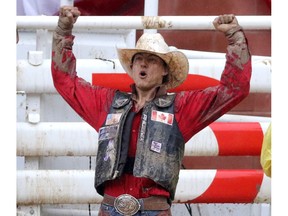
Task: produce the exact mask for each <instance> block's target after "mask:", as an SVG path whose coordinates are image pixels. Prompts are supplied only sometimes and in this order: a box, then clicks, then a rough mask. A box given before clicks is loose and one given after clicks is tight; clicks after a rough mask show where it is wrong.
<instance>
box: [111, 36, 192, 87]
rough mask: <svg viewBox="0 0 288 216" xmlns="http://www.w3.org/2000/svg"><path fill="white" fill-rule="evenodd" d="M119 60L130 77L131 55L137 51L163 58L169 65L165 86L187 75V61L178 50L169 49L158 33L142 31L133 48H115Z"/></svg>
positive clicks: (177, 83)
mask: <svg viewBox="0 0 288 216" xmlns="http://www.w3.org/2000/svg"><path fill="white" fill-rule="evenodd" d="M117 52H118V57H119V61H120V63H121V65H122V67H123V68H124V70H125V71H126V73H128V75H129V76H130V77H132V69H131V67H130V65H131V63H132V57H133V56H134V55H135V54H136V53H139V52H144V53H151V54H154V55H157V56H159V57H160V58H161V59H163V60H164V61H165V62H166V64H167V65H168V67H169V74H168V76H169V79H168V80H169V81H168V83H166V84H165V85H166V88H167V89H171V88H175V87H177V86H179V85H180V84H181V83H182V82H183V81H184V80H185V79H186V77H187V75H188V70H189V62H188V59H187V57H186V55H185V54H184V53H182V52H180V51H175V50H174V51H170V50H169V47H168V45H167V44H166V42H165V40H164V38H163V37H162V35H161V34H159V33H144V34H143V35H142V36H141V37H140V38H139V40H138V41H137V43H136V47H135V49H123V48H117Z"/></svg>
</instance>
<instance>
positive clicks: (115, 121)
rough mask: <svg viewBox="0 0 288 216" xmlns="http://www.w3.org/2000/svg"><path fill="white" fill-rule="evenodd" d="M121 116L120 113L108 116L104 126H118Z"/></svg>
mask: <svg viewBox="0 0 288 216" xmlns="http://www.w3.org/2000/svg"><path fill="white" fill-rule="evenodd" d="M121 116H122V113H114V114H108V115H107V119H106V125H113V124H119V121H120V118H121Z"/></svg>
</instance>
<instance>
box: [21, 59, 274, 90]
mask: <svg viewBox="0 0 288 216" xmlns="http://www.w3.org/2000/svg"><path fill="white" fill-rule="evenodd" d="M111 61H112V62H114V63H115V64H112V63H111ZM111 61H109V62H108V61H102V60H98V59H78V60H77V68H76V69H77V71H78V75H79V76H81V77H83V78H84V79H86V80H87V81H88V82H91V81H92V73H100V72H103V73H105V72H113V73H115V72H119V73H125V72H124V70H123V68H122V66H121V65H120V63H119V60H118V59H111ZM114 65H115V68H114ZM189 65H190V68H189V71H190V72H189V73H190V74H199V75H203V76H208V77H211V78H214V79H217V80H219V79H220V77H221V73H222V71H223V68H224V67H225V59H209V60H207V59H189ZM91 68H93V69H91ZM252 70H253V72H252V77H251V81H250V85H251V88H250V92H251V93H261V92H262V93H263V92H264V93H270V92H271V65H270V64H269V63H267V62H266V61H265V60H263V61H262V60H257V61H253V62H252ZM99 71H100V72H99ZM91 83H92V82H91ZM17 91H25V92H26V93H56V90H55V88H54V85H53V82H52V77H51V60H50V59H45V60H43V63H42V64H41V65H39V66H34V65H31V64H30V63H29V62H28V61H27V60H18V62H17Z"/></svg>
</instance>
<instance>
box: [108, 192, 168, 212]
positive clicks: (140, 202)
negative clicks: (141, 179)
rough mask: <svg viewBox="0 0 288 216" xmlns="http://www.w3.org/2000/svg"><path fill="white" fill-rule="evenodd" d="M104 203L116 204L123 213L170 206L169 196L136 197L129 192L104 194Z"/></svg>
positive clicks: (117, 208) (115, 206)
mask: <svg viewBox="0 0 288 216" xmlns="http://www.w3.org/2000/svg"><path fill="white" fill-rule="evenodd" d="M102 203H104V204H107V205H110V206H114V208H115V209H116V210H117V211H118V212H119V213H121V214H123V215H133V214H136V213H137V212H138V211H139V210H167V209H169V208H170V205H169V204H168V202H167V198H166V197H163V196H151V197H148V198H142V199H136V198H135V197H133V196H131V195H129V194H122V195H120V196H118V197H112V196H109V195H107V194H104V197H103V201H102Z"/></svg>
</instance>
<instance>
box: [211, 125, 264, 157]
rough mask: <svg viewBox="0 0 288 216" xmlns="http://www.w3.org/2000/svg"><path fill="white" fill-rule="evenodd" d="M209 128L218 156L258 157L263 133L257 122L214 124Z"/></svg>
mask: <svg viewBox="0 0 288 216" xmlns="http://www.w3.org/2000/svg"><path fill="white" fill-rule="evenodd" d="M210 127H211V129H212V130H213V132H214V134H215V136H216V139H217V142H218V145H219V156H221V155H253V156H259V155H260V153H261V147H262V141H263V131H262V128H261V125H260V124H259V123H258V122H214V123H212V124H210Z"/></svg>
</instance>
